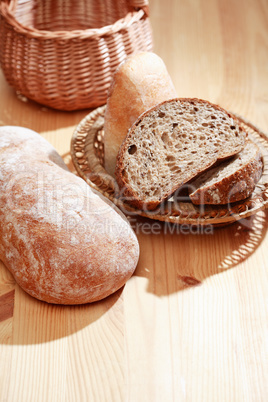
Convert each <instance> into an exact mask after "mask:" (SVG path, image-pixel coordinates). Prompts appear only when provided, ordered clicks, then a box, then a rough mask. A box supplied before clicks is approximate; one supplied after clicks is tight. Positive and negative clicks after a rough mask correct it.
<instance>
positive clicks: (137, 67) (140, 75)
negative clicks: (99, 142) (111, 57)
mask: <svg viewBox="0 0 268 402" xmlns="http://www.w3.org/2000/svg"><path fill="white" fill-rule="evenodd" d="M176 96H177V93H176V90H175V88H174V85H173V83H172V80H171V78H170V76H169V74H168V72H167V69H166V66H165V64H164V62H163V60H162V59H161V58H160V57H159V56H157V55H156V54H155V53H152V52H140V53H136V54H134V55H131V56H129V57H128V58H127V59H126V60H125V61H124V62H122V63H121V64H120V65H119V67H118V68H117V70H116V72H115V74H114V76H113V80H112V83H111V86H110V88H109V92H108V99H107V106H106V110H105V118H104V165H105V169H106V171H107V172H108V173H109V174H110V175H112V176H114V174H115V166H116V157H117V154H118V151H119V148H120V146H121V144H122V142H123V140H124V138H125V137H126V135H127V132H128V130H129V129H130V127H131V126H132V124H133V123H134V122H135V120H136V119H137V118H138V117H139V116H140V115H141V113H143V112H145V111H146V110H148V109H150V108H151V107H153V106H154V105H156V104H158V103H160V102H162V101H164V100H167V99H171V98H174V97H176Z"/></svg>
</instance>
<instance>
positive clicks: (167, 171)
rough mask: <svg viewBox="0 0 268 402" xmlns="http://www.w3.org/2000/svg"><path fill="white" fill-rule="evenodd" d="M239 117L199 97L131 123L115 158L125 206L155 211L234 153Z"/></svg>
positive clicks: (240, 140) (240, 141)
mask: <svg viewBox="0 0 268 402" xmlns="http://www.w3.org/2000/svg"><path fill="white" fill-rule="evenodd" d="M245 138H246V133H245V132H244V131H243V130H242V128H241V126H240V124H239V122H238V120H237V119H236V118H235V117H234V116H232V115H231V114H230V113H227V112H226V111H225V110H223V109H222V108H220V107H219V106H217V105H213V104H211V103H210V102H207V101H204V100H200V99H174V100H170V101H167V102H163V103H162V104H160V105H157V106H156V107H154V108H152V109H151V110H149V111H147V112H145V113H144V114H143V115H142V116H140V117H139V118H138V120H137V121H136V122H135V123H134V125H133V126H132V128H131V130H130V131H129V132H128V134H127V137H126V138H125V140H124V142H123V144H122V146H121V148H120V151H119V154H118V158H117V166H116V179H117V182H118V184H119V187H120V189H121V190H122V192H123V193H124V196H125V197H127V199H128V201H129V203H130V204H132V205H134V206H136V207H138V208H145V207H146V208H147V209H154V208H155V207H157V205H159V204H160V203H161V202H162V201H163V200H165V199H166V198H168V197H169V196H170V195H172V193H173V192H174V191H175V190H177V189H178V188H180V187H181V186H182V185H183V184H184V183H187V182H189V181H190V180H191V179H193V178H194V177H195V176H197V175H198V174H200V173H201V172H203V171H204V170H206V169H208V168H209V167H210V166H212V165H213V164H214V163H215V162H217V161H219V160H223V159H225V158H228V157H230V156H232V155H235V154H237V153H238V152H239V151H241V149H242V148H243V147H244V143H245Z"/></svg>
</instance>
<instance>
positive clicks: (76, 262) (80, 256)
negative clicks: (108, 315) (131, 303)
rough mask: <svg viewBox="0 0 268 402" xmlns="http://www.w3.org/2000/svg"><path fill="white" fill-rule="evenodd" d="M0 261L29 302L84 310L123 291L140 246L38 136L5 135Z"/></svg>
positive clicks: (13, 130) (1, 144) (1, 138)
mask: <svg viewBox="0 0 268 402" xmlns="http://www.w3.org/2000/svg"><path fill="white" fill-rule="evenodd" d="M0 155H1V163H0V258H1V260H2V261H3V262H4V264H5V265H6V267H7V268H8V269H9V270H10V272H11V273H12V274H13V276H14V278H15V280H16V281H17V283H18V284H19V285H20V286H21V287H22V288H23V289H24V290H25V291H26V292H27V293H29V294H30V295H31V296H33V297H36V298H37V299H40V300H44V301H46V302H50V303H59V304H81V303H88V302H93V301H96V300H99V299H102V298H104V297H106V296H108V295H110V294H111V293H113V292H115V291H116V290H117V289H119V288H121V287H122V286H123V285H124V284H125V282H126V281H127V279H128V278H129V277H130V276H131V275H132V273H133V271H134V270H135V267H136V264H137V261H138V256H139V245H138V241H137V238H136V236H135V234H134V232H133V231H132V229H131V227H130V225H129V223H128V222H127V220H126V219H125V218H123V216H122V215H121V216H120V215H119V212H118V211H117V210H115V209H113V208H112V207H111V206H110V205H108V203H107V202H106V201H104V199H102V198H100V197H99V196H98V195H97V194H95V193H94V192H93V191H92V190H91V189H90V187H89V186H88V185H87V184H86V183H85V182H84V181H83V180H82V179H81V178H78V177H77V176H75V175H73V174H72V173H71V172H69V170H68V168H67V167H66V165H65V164H64V162H63V160H62V159H61V157H60V156H59V155H58V153H57V152H56V151H55V149H54V148H53V147H52V146H51V145H50V144H49V143H48V142H47V141H46V140H44V139H43V138H42V137H41V136H40V135H38V134H37V133H35V132H33V131H31V130H27V129H25V128H19V127H1V128H0Z"/></svg>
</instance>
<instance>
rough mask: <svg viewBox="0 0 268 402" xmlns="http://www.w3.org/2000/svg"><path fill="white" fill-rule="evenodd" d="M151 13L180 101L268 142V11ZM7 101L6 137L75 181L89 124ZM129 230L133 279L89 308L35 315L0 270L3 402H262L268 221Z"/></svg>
mask: <svg viewBox="0 0 268 402" xmlns="http://www.w3.org/2000/svg"><path fill="white" fill-rule="evenodd" d="M150 5H151V23H152V26H153V31H154V42H155V52H156V53H157V54H159V55H160V56H161V57H162V58H163V59H164V61H165V63H166V65H167V68H168V70H169V72H170V75H171V76H172V79H173V81H174V84H175V86H176V89H177V91H178V94H179V95H180V96H186V97H200V98H204V99H208V100H210V101H212V102H215V103H219V104H220V105H221V106H223V107H225V108H226V109H229V110H232V111H234V112H236V113H238V114H240V115H242V116H244V117H245V118H246V119H248V120H250V121H251V122H252V123H254V124H255V125H257V126H259V127H260V128H261V129H262V130H263V131H264V132H265V131H266V132H268V2H267V0H236V1H235V0H233V1H231V0H206V1H201V0H191V1H190V0H188V1H183V0H179V1H178V0H177V1H176V0H173V1H172V0H165V1H161V0H151V4H150ZM0 88H1V92H0V124H1V125H20V126H25V127H28V128H31V129H34V130H36V131H37V132H39V133H40V134H41V135H42V136H44V137H45V138H46V139H47V140H48V141H49V142H51V143H52V144H53V145H54V146H55V147H56V149H57V150H58V151H59V153H60V154H61V155H63V157H64V159H65V161H66V162H67V163H68V164H69V166H70V167H71V161H70V153H69V148H70V138H71V135H72V133H73V130H74V128H75V126H76V125H77V124H78V122H79V121H80V120H81V119H82V118H83V117H84V116H85V115H86V114H87V112H88V111H85V110H84V111H78V112H72V113H67V112H59V111H53V110H49V109H47V108H45V107H42V106H40V105H37V104H34V103H33V102H31V101H27V99H24V98H23V97H18V96H16V94H15V93H14V92H13V90H12V89H11V88H9V86H8V85H7V84H6V82H5V80H4V78H3V76H2V75H0ZM145 223H146V226H144V225H145ZM133 224H134V226H136V229H137V235H138V238H139V241H140V247H141V255H140V261H139V264H138V267H137V270H136V272H135V274H134V276H133V277H132V278H131V279H130V280H129V281H128V283H127V284H126V286H125V287H124V289H123V290H120V291H118V292H117V293H116V294H114V295H112V296H110V297H109V298H107V299H105V300H103V301H101V302H97V303H94V304H92V305H85V306H76V307H66V306H65V307H64V306H53V305H48V304H46V303H43V302H40V301H37V300H35V299H33V298H31V297H30V296H28V295H27V294H26V293H25V292H23V291H22V290H21V289H20V288H19V287H18V286H17V285H16V284H15V282H14V280H13V278H12V276H11V275H10V273H9V272H8V270H7V269H6V268H5V267H4V266H3V265H1V267H0V295H1V296H0V321H1V322H0V373H1V375H0V401H1V402H4V401H5V402H11V401H12V402H13V401H16V402H18V401H27V402H29V401H49V402H52V401H57V402H60V401H94V402H95V401H101V402H103V401H107V402H110V401H116V402H117V401H128V402H147V401H148V402H158V401H161V402H168V401H193V402H196V401H201V402H203V401H204V402H208V401H213V402H214V401H215V402H219V401H220V402H222V401H226V402H230V401H234V402H237V401H241V402H245V401H248V402H252V401H256V402H260V401H267V400H268V387H267V383H268V378H267V369H268V367H267V358H268V354H267V352H268V349H267V341H268V339H267V293H268V292H267V268H268V262H267V258H268V251H267V247H268V235H267V224H268V219H267V215H266V213H265V212H260V213H258V214H257V215H256V216H255V217H253V218H251V219H249V220H248V221H242V222H238V223H235V224H233V225H230V226H228V227H225V228H221V229H215V230H213V233H210V234H205V233H203V234H202V233H201V234H198V233H196V232H192V231H191V230H190V231H188V233H182V232H180V233H171V231H170V230H166V229H165V225H164V224H161V225H162V226H161V230H160V231H159V230H158V231H155V230H154V228H155V227H154V226H153V222H151V221H146V220H142V219H136V220H134V221H133Z"/></svg>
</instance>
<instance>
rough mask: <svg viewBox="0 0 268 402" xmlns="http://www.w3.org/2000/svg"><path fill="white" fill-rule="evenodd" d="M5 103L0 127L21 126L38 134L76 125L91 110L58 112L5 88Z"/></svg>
mask: <svg viewBox="0 0 268 402" xmlns="http://www.w3.org/2000/svg"><path fill="white" fill-rule="evenodd" d="M3 92H4V93H2V96H4V98H5V102H4V103H3V105H2V108H1V111H0V126H21V127H26V128H29V129H31V130H34V131H36V132H38V133H40V134H41V133H42V132H44V131H46V132H49V131H55V130H58V129H62V128H66V127H71V126H74V125H75V124H78V123H79V122H80V121H81V120H82V118H84V117H85V116H86V115H87V114H88V113H89V112H90V111H91V110H90V109H84V110H79V111H66V112H65V111H59V110H54V109H51V108H49V107H46V106H43V105H40V104H38V103H36V102H34V101H32V100H30V99H27V98H26V97H25V96H23V95H20V94H17V93H16V92H15V91H14V90H13V89H12V88H10V87H8V86H5V88H4V89H3Z"/></svg>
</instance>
